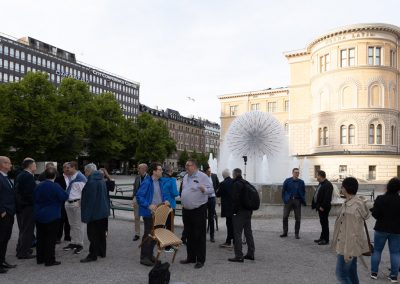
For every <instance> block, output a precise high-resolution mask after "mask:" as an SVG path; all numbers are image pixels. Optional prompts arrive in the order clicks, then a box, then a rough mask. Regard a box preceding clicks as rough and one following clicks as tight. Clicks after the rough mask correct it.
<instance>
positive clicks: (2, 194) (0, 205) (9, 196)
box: [0, 173, 15, 216]
mask: <svg viewBox="0 0 400 284" xmlns="http://www.w3.org/2000/svg"><path fill="white" fill-rule="evenodd" d="M4 212H6V213H7V215H10V216H14V214H15V191H14V188H13V187H12V186H11V185H10V183H9V181H8V177H5V176H3V174H2V173H0V214H2V213H4Z"/></svg>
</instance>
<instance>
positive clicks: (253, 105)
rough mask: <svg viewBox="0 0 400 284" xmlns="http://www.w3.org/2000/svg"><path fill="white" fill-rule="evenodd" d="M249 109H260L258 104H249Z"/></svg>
mask: <svg viewBox="0 0 400 284" xmlns="http://www.w3.org/2000/svg"><path fill="white" fill-rule="evenodd" d="M251 110H252V111H253V110H260V104H252V105H251Z"/></svg>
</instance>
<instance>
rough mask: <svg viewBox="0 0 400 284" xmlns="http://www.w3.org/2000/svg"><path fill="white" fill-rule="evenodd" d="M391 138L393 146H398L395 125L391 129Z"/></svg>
mask: <svg viewBox="0 0 400 284" xmlns="http://www.w3.org/2000/svg"><path fill="white" fill-rule="evenodd" d="M390 138H391V142H392V145H394V144H396V127H395V126H394V125H392V127H390Z"/></svg>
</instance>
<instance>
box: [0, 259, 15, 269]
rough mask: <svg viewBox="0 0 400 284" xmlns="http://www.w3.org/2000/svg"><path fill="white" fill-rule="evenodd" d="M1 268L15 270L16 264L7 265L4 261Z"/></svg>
mask: <svg viewBox="0 0 400 284" xmlns="http://www.w3.org/2000/svg"><path fill="white" fill-rule="evenodd" d="M0 266H1V267H2V268H7V269H8V268H15V267H17V265H16V264H9V263H8V262H7V261H4V262H3V263H2V264H1V265H0Z"/></svg>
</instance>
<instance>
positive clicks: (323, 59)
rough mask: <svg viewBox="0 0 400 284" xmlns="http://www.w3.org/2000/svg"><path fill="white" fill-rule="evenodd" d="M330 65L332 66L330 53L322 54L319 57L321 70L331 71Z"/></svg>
mask: <svg viewBox="0 0 400 284" xmlns="http://www.w3.org/2000/svg"><path fill="white" fill-rule="evenodd" d="M329 66H330V58H329V53H328V54H324V55H323V56H320V58H319V72H321V73H322V72H326V71H329Z"/></svg>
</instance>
